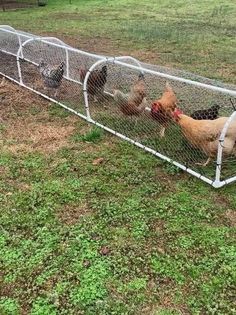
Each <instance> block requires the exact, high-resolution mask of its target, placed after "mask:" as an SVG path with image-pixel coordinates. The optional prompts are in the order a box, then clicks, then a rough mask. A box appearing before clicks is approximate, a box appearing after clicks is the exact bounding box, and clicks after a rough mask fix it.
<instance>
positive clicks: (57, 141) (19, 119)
mask: <svg viewBox="0 0 236 315" xmlns="http://www.w3.org/2000/svg"><path fill="white" fill-rule="evenodd" d="M0 97H1V103H0V119H1V120H0V122H1V124H3V125H4V130H3V132H2V135H1V137H2V136H3V137H4V140H6V141H4V144H3V148H4V149H7V150H9V151H10V152H12V153H18V152H31V151H35V150H39V151H42V152H44V153H47V152H54V151H56V150H58V149H59V148H61V147H62V146H66V144H67V140H68V137H69V136H70V135H71V134H72V133H73V132H74V129H75V126H74V125H75V123H76V121H77V120H78V119H77V117H75V116H68V117H66V118H64V119H63V121H62V120H61V119H56V118H55V119H51V118H50V116H49V113H48V109H49V107H50V104H49V103H48V102H47V101H46V100H44V99H43V98H41V97H39V96H37V95H34V94H33V93H31V92H29V91H27V90H25V89H23V88H21V87H18V86H17V85H15V84H12V83H10V82H9V81H6V82H5V83H4V85H3V86H1V87H0ZM32 107H33V108H35V109H37V114H36V115H34V114H32V113H31V112H30V111H31V110H32Z"/></svg>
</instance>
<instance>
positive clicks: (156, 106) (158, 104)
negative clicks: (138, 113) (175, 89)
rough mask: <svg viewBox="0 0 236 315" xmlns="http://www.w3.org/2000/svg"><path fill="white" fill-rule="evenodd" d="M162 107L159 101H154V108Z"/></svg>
mask: <svg viewBox="0 0 236 315" xmlns="http://www.w3.org/2000/svg"><path fill="white" fill-rule="evenodd" d="M160 107H161V104H160V103H159V102H158V101H155V102H153V103H152V108H155V109H158V108H160Z"/></svg>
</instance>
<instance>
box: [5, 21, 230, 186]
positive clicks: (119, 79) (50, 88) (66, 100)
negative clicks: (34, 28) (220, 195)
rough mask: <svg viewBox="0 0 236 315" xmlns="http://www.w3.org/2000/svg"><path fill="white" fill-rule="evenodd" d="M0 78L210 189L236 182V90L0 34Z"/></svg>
mask: <svg viewBox="0 0 236 315" xmlns="http://www.w3.org/2000/svg"><path fill="white" fill-rule="evenodd" d="M0 74H1V75H2V76H4V77H6V78H8V79H9V80H12V81H13V82H15V83H17V84H19V85H20V86H22V87H23V88H26V89H28V90H31V91H32V92H34V93H36V94H38V95H41V96H42V97H44V98H46V99H47V100H49V101H51V102H54V103H56V104H58V105H60V106H62V107H63V108H64V109H66V110H69V111H70V112H72V113H74V114H76V115H78V116H79V117H81V118H83V119H85V120H86V121H88V122H89V123H92V124H94V125H96V126H98V127H100V128H103V129H105V130H106V131H108V132H110V133H112V134H113V135H115V136H117V137H120V138H121V139H123V140H125V141H128V142H130V143H132V144H134V145H136V146H138V147H139V148H140V149H142V150H145V151H147V152H149V153H151V154H153V155H155V156H156V157H158V158H160V159H162V160H164V161H166V162H168V163H172V164H173V165H175V166H176V167H178V168H180V169H182V170H184V171H186V172H188V173H189V174H191V175H193V176H195V177H197V178H199V179H201V180H203V181H204V182H206V183H208V184H210V185H212V186H213V187H215V188H219V187H222V186H224V185H226V184H229V183H232V182H234V181H236V87H235V86H234V85H231V84H223V83H221V82H219V81H216V80H211V79H207V78H204V77H201V76H197V75H194V74H191V73H188V72H184V71H179V70H174V69H170V68H166V67H162V66H157V65H151V64H145V63H142V62H140V61H139V60H137V59H135V58H133V57H131V56H120V57H110V56H103V55H97V54H92V53H90V52H85V51H82V50H79V49H75V48H73V47H71V46H69V45H67V44H65V43H64V42H62V41H61V40H60V39H57V38H54V37H39V36H36V35H33V34H29V33H26V32H23V31H19V30H15V29H13V28H12V27H10V26H6V25H2V26H0Z"/></svg>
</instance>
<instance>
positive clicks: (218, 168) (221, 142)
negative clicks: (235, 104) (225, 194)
mask: <svg viewBox="0 0 236 315" xmlns="http://www.w3.org/2000/svg"><path fill="white" fill-rule="evenodd" d="M235 117H236V111H235V112H233V113H232V115H231V116H230V117H229V119H228V120H227V121H226V123H225V125H224V128H223V129H222V131H221V135H220V138H219V144H218V152H217V164H216V177H215V182H216V183H220V176H221V168H222V155H223V147H224V140H225V136H226V133H227V130H228V128H229V126H230V124H231V122H232V121H233V120H234V118H235Z"/></svg>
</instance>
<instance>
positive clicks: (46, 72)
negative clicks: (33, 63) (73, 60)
mask: <svg viewBox="0 0 236 315" xmlns="http://www.w3.org/2000/svg"><path fill="white" fill-rule="evenodd" d="M64 71H65V63H64V62H61V63H60V64H59V65H56V66H51V65H49V64H47V63H46V62H45V61H44V60H40V63H39V72H40V74H41V76H42V79H43V83H44V86H45V88H49V89H55V90H56V91H55V94H54V97H56V96H57V93H58V88H59V87H60V85H61V82H62V78H63V74H64Z"/></svg>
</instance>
